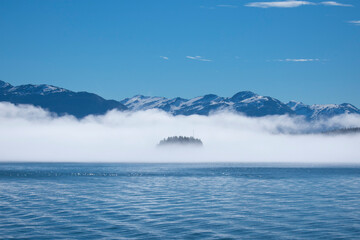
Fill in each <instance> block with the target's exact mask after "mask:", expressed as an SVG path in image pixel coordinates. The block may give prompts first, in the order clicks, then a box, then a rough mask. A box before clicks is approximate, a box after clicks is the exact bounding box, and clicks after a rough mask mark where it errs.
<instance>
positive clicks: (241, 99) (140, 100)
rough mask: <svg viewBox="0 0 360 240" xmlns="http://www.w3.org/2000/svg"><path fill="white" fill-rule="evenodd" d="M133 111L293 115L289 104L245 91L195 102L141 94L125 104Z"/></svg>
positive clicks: (201, 98)
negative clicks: (155, 110) (154, 110)
mask: <svg viewBox="0 0 360 240" xmlns="http://www.w3.org/2000/svg"><path fill="white" fill-rule="evenodd" d="M121 103H122V104H124V105H125V106H127V107H128V108H129V109H130V110H135V111H137V110H147V109H151V108H157V109H161V110H164V111H166V112H169V113H171V114H174V115H192V114H199V115H209V114H211V113H212V112H219V111H231V112H237V113H243V114H245V115H247V116H265V115H281V114H292V113H293V111H292V110H291V109H290V107H288V106H287V105H286V104H284V103H282V102H280V101H279V100H277V99H275V98H272V97H264V96H260V95H257V94H255V93H253V92H249V91H244V92H239V93H237V94H235V95H234V96H232V97H219V96H217V95H215V94H208V95H205V96H201V97H196V98H192V99H183V98H173V99H167V98H164V97H147V96H141V95H137V96H134V97H133V98H126V99H124V100H122V101H121Z"/></svg>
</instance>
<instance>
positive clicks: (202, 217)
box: [0, 163, 360, 239]
mask: <svg viewBox="0 0 360 240" xmlns="http://www.w3.org/2000/svg"><path fill="white" fill-rule="evenodd" d="M0 238H1V239H6V238H28V239H69V238H72V239H359V238H360V168H335V167H331V168H304V167H302V168H294V167H293V168H286V167H281V168H280V167H277V168H276V167H266V168H264V167H245V166H240V165H229V164H201V165H196V164H74V163H72V164H65V163H56V164H45V163H41V164H40V163H2V164H0Z"/></svg>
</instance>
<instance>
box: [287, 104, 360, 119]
mask: <svg viewBox="0 0 360 240" xmlns="http://www.w3.org/2000/svg"><path fill="white" fill-rule="evenodd" d="M287 105H288V106H289V107H290V108H291V109H292V110H293V111H294V112H295V113H296V115H302V116H305V117H306V118H307V119H310V120H315V119H322V118H330V117H334V116H336V115H340V114H360V110H359V109H358V108H356V107H355V106H353V105H351V104H349V103H343V104H325V105H319V104H314V105H306V104H303V103H301V102H295V101H290V102H289V103H288V104H287Z"/></svg>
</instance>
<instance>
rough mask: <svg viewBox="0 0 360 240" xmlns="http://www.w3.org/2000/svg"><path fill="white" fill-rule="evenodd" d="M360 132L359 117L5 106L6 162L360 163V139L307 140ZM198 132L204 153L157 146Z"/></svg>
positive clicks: (0, 140) (1, 108)
mask: <svg viewBox="0 0 360 240" xmlns="http://www.w3.org/2000/svg"><path fill="white" fill-rule="evenodd" d="M359 125H360V117H359V116H355V115H342V116H338V117H334V118H332V119H330V120H327V121H325V120H319V121H316V122H311V123H310V122H307V121H305V120H304V119H302V118H300V117H289V116H271V117H262V118H249V117H245V116H241V115H237V114H233V113H219V114H214V115H211V116H197V115H194V116H171V115H169V114H167V113H165V112H161V111H158V110H149V111H142V112H134V113H130V112H118V111H111V112H109V113H107V114H106V115H103V116H89V117H86V118H85V119H82V120H78V119H75V118H73V117H71V116H65V117H55V116H53V115H51V114H50V113H48V112H46V111H45V110H42V109H40V108H36V107H33V106H15V105H12V104H8V103H0V132H1V137H0V151H1V156H0V161H46V162H52V161H71V162H81V161H84V162H92V161H95V162H245V163H259V162H261V163H266V162H269V163H324V164H357V163H359V162H360V150H359V148H358V146H359V145H360V135H359V134H356V135H336V136H326V135H320V134H302V133H309V132H319V131H323V130H326V129H333V128H346V127H359ZM193 132H194V135H195V137H196V138H200V139H201V140H202V141H203V143H204V147H202V148H161V149H159V148H157V147H156V145H157V144H158V143H159V141H160V140H162V139H164V138H166V137H169V136H191V135H193Z"/></svg>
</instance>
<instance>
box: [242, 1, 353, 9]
mask: <svg viewBox="0 0 360 240" xmlns="http://www.w3.org/2000/svg"><path fill="white" fill-rule="evenodd" d="M306 5H325V6H335V7H353V5H351V4H343V3H338V2H335V1H324V2H320V3H314V2H308V1H297V0H289V1H273V2H252V3H248V4H246V5H245V6H246V7H257V8H296V7H300V6H306Z"/></svg>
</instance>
